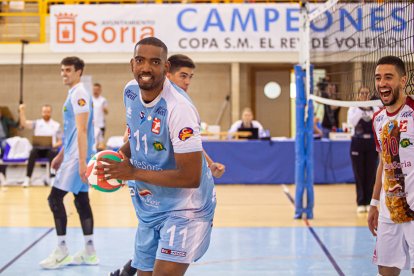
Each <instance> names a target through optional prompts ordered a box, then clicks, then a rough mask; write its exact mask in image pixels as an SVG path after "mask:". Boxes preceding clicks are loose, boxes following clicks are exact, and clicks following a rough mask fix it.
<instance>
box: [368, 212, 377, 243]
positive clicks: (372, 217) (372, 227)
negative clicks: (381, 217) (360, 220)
mask: <svg viewBox="0 0 414 276" xmlns="http://www.w3.org/2000/svg"><path fill="white" fill-rule="evenodd" d="M377 227H378V207H375V206H370V207H369V211H368V228H369V231H371V233H372V235H374V236H376V235H377Z"/></svg>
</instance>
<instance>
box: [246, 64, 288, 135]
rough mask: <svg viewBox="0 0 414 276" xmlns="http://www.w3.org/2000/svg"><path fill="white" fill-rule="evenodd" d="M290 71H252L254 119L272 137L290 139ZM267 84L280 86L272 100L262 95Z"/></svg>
mask: <svg viewBox="0 0 414 276" xmlns="http://www.w3.org/2000/svg"><path fill="white" fill-rule="evenodd" d="M290 71H291V69H289V68H286V69H284V70H282V69H279V68H277V69H260V70H255V71H254V77H255V81H254V84H255V89H254V95H252V100H253V102H254V107H255V119H256V120H258V121H259V122H260V123H261V124H262V125H263V128H264V129H269V130H270V135H271V136H272V137H281V136H284V137H290ZM269 82H275V83H277V84H278V85H279V86H280V94H279V95H278V97H276V98H274V99H271V98H268V97H267V96H265V94H264V88H265V86H266V84H268V83H269Z"/></svg>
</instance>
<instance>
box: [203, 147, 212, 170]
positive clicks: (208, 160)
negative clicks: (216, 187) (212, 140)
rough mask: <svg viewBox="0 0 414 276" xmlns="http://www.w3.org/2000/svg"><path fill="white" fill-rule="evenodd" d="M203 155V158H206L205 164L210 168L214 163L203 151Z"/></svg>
mask: <svg viewBox="0 0 414 276" xmlns="http://www.w3.org/2000/svg"><path fill="white" fill-rule="evenodd" d="M203 154H204V157H205V158H206V160H207V164H208V166H209V167H210V166H211V164H213V163H214V161H213V159H211V158H210V156H209V155H208V154H207V152H206V151H205V150H204V149H203Z"/></svg>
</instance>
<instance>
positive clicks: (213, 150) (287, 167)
mask: <svg viewBox="0 0 414 276" xmlns="http://www.w3.org/2000/svg"><path fill="white" fill-rule="evenodd" d="M350 145H351V141H330V140H325V139H322V140H317V141H314V181H315V183H322V184H325V183H326V184H329V183H353V182H355V180H354V175H353V172H352V163H351V158H350ZM203 147H204V149H205V150H206V152H207V153H208V154H209V155H210V157H211V158H212V159H213V160H214V161H217V162H220V163H223V164H225V165H226V172H225V173H224V175H223V176H222V178H219V179H216V180H215V182H216V183H218V184H291V183H294V182H295V167H294V166H295V142H294V140H293V139H292V140H286V141H260V140H257V141H214V142H213V141H204V142H203Z"/></svg>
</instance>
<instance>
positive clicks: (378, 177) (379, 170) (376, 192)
mask: <svg viewBox="0 0 414 276" xmlns="http://www.w3.org/2000/svg"><path fill="white" fill-rule="evenodd" d="M379 158H380V161H379V163H378V168H377V174H376V177H375V185H374V190H373V192H372V198H373V199H376V200H379V199H380V195H381V187H382V169H383V165H382V160H381V156H380V157H379Z"/></svg>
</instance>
